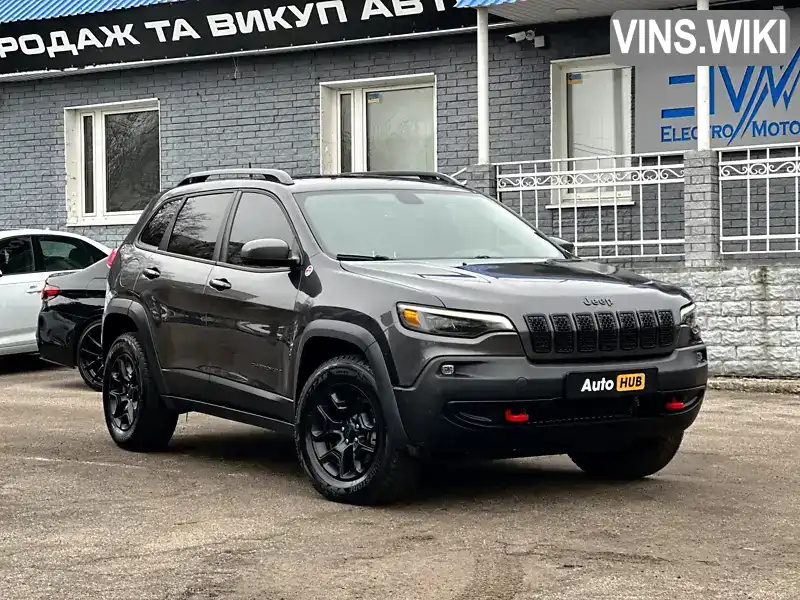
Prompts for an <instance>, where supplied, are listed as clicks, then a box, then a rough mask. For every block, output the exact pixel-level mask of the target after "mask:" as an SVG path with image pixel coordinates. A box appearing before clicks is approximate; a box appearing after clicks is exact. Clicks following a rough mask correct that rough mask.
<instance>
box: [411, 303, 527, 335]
mask: <svg viewBox="0 0 800 600" xmlns="http://www.w3.org/2000/svg"><path fill="white" fill-rule="evenodd" d="M397 313H398V316H399V317H400V323H402V325H403V327H405V328H407V329H411V330H412V331H419V332H420V333H430V334H433V335H444V336H449V337H460V338H477V337H480V336H482V335H485V334H487V333H492V332H500V331H515V329H514V325H513V324H512V323H511V321H509V320H508V319H507V318H506V317H504V316H502V315H492V314H487V313H477V312H465V311H460V310H447V309H443V308H432V307H428V306H412V305H410V304H398V305H397Z"/></svg>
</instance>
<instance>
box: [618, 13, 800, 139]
mask: <svg viewBox="0 0 800 600" xmlns="http://www.w3.org/2000/svg"><path fill="white" fill-rule="evenodd" d="M787 12H788V13H789V15H790V17H794V18H792V25H793V31H792V35H791V40H792V43H793V44H795V46H797V43H798V42H797V40H798V39H800V28H798V25H797V24H798V22H800V11H787ZM709 70H710V96H709V102H710V112H711V142H712V146H714V147H715V148H724V147H736V146H751V145H759V144H777V143H781V142H797V141H798V139H800V137H799V136H800V85H798V84H800V47H796V49H795V51H794V52H793V53H792V57H791V59H790V60H789V61H788V62H787V63H786V64H785V65H781V66H754V65H751V66H735V67H734V66H712V67H709ZM635 78H636V84H635V113H634V117H635V142H636V147H635V151H636V152H665V151H667V152H668V151H674V150H687V149H691V148H695V147H696V146H697V113H696V106H697V88H696V86H695V75H694V73H683V72H672V71H671V70H669V69H668V68H664V69H652V68H648V69H637V70H636V72H635Z"/></svg>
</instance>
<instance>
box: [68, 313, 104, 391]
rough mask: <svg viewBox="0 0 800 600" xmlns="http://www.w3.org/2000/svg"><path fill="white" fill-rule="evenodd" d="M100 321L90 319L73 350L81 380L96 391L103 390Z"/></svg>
mask: <svg viewBox="0 0 800 600" xmlns="http://www.w3.org/2000/svg"><path fill="white" fill-rule="evenodd" d="M102 325H103V324H102V321H100V319H98V320H96V321H92V322H91V323H90V324H89V326H88V327H86V328H85V329H84V330H83V333H81V336H80V337H79V338H78V345H77V348H76V351H75V354H76V361H75V362H76V363H77V365H78V372H79V373H80V374H81V377H82V378H83V381H84V382H85V383H86V385H88V386H89V387H90V388H92V389H93V390H94V391H96V392H100V391H102V390H103V345H102V338H101V335H100V334H101V331H102Z"/></svg>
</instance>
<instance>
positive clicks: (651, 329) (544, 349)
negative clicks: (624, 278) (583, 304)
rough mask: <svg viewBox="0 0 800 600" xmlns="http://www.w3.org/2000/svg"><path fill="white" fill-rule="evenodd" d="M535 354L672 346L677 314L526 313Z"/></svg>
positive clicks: (655, 312) (654, 350)
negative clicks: (675, 315)
mask: <svg viewBox="0 0 800 600" xmlns="http://www.w3.org/2000/svg"><path fill="white" fill-rule="evenodd" d="M525 322H526V323H527V325H528V329H529V331H530V336H531V345H532V347H533V352H534V354H536V355H540V356H541V355H546V354H555V355H557V356H563V355H565V354H575V355H577V356H581V355H583V356H586V355H590V354H604V353H618V352H620V351H621V352H622V353H625V352H633V351H645V352H647V351H651V352H653V353H657V352H659V351H666V350H669V349H671V348H672V346H673V344H674V343H675V337H676V331H675V317H674V315H673V314H672V311H671V310H640V311H636V312H634V311H619V312H608V311H607V312H597V313H590V312H584V313H575V314H567V313H556V314H550V315H545V314H538V315H526V317H525Z"/></svg>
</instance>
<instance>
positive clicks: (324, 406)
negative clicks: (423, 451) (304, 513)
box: [294, 355, 419, 505]
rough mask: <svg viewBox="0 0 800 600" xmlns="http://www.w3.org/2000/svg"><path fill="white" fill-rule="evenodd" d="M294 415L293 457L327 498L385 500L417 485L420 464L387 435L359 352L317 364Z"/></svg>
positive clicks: (359, 501)
mask: <svg viewBox="0 0 800 600" xmlns="http://www.w3.org/2000/svg"><path fill="white" fill-rule="evenodd" d="M392 400H394V399H392ZM295 418H296V421H295V432H294V440H295V448H296V450H297V457H298V459H299V460H300V464H301V465H302V467H303V470H304V471H305V472H306V475H308V477H309V479H310V480H311V483H312V485H313V486H314V488H315V489H316V490H317V491H318V492H319V493H320V494H321V495H322V496H324V497H325V498H327V499H328V500H332V501H334V502H344V503H347V504H356V505H376V504H385V503H391V502H395V501H398V500H400V499H401V498H404V497H407V496H408V495H410V494H411V493H412V492H413V490H414V488H415V487H416V483H417V479H418V474H419V465H418V463H417V461H416V460H414V459H413V458H412V457H411V456H410V455H409V454H408V452H407V449H406V448H405V446H403V445H402V444H398V443H397V441H396V440H395V438H394V437H393V436H392V435H391V432H390V429H389V426H388V424H387V421H386V419H385V417H384V412H383V403H382V400H381V392H380V390H379V387H378V384H377V382H376V380H375V376H374V374H373V372H372V368H371V367H370V364H369V362H367V361H366V360H365V358H364V357H363V356H358V355H345V356H337V357H334V358H331V359H330V360H328V361H326V362H324V363H323V364H321V365H320V366H319V367H317V369H316V370H315V371H314V372H313V373H312V374H311V375H310V376H309V378H308V380H307V381H306V382H305V384H304V385H303V389H302V391H301V392H300V396H299V399H298V402H297V412H296V415H295Z"/></svg>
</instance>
